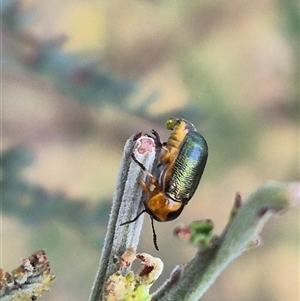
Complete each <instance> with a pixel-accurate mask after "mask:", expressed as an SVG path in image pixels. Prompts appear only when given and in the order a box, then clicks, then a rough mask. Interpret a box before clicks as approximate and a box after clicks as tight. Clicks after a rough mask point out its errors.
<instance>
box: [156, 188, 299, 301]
mask: <svg viewBox="0 0 300 301" xmlns="http://www.w3.org/2000/svg"><path fill="white" fill-rule="evenodd" d="M299 197H300V185H299V184H298V183H276V182H269V183H266V184H264V185H262V186H260V187H259V188H258V189H257V190H256V191H255V192H253V193H252V194H251V195H250V196H249V197H248V199H247V200H246V202H245V203H244V204H242V203H241V198H240V196H239V195H237V196H236V199H235V204H234V208H233V210H232V213H231V216H230V220H229V223H228V225H227V227H226V228H225V230H224V231H223V233H222V234H221V236H220V237H219V238H218V239H215V240H212V244H211V245H210V246H207V247H206V248H204V249H203V246H201V245H200V246H199V248H198V252H197V253H196V255H195V257H194V258H193V259H192V260H191V261H189V262H188V263H187V264H186V265H185V266H184V268H183V271H182V272H181V275H180V278H179V280H178V283H177V285H173V286H171V287H170V286H165V289H160V290H158V291H157V292H156V293H155V294H154V295H153V298H152V301H157V300H160V301H165V300H172V301H177V300H178V301H195V300H199V299H200V298H201V297H202V296H203V294H204V293H205V292H206V291H207V290H208V288H209V287H210V286H211V285H212V283H213V282H214V281H215V279H216V278H217V277H218V276H219V274H220V273H221V272H222V271H223V270H224V269H225V267H227V266H228V264H229V263H230V262H231V261H232V260H233V259H235V258H237V257H238V256H239V255H241V254H242V252H243V251H245V250H247V249H249V248H250V247H253V246H257V245H258V242H259V241H260V240H259V237H258V234H259V232H260V231H261V229H262V227H263V226H264V224H265V223H266V221H267V220H268V219H269V218H270V216H271V215H272V214H273V213H279V212H280V213H281V212H285V211H287V210H289V209H291V208H293V207H295V206H297V205H299ZM171 278H172V276H171ZM169 281H170V280H169Z"/></svg>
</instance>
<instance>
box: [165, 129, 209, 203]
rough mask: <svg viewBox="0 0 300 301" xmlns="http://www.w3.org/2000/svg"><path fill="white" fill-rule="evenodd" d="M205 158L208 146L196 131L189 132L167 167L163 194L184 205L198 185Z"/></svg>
mask: <svg viewBox="0 0 300 301" xmlns="http://www.w3.org/2000/svg"><path fill="white" fill-rule="evenodd" d="M207 157H208V146H207V143H206V141H205V139H204V138H203V136H202V135H201V134H200V133H199V132H197V131H196V130H193V131H189V132H188V133H187V134H186V136H185V137H184V139H183V141H182V144H181V147H180V149H179V153H178V155H177V157H176V159H175V160H174V162H173V163H171V164H170V165H169V166H167V169H168V175H169V176H168V177H166V178H165V183H164V192H165V193H166V194H167V195H168V196H169V197H170V198H171V199H173V200H174V201H177V202H181V203H183V204H184V205H186V204H187V203H188V202H189V200H190V199H191V198H192V197H193V195H194V193H195V191H196V189H197V187H198V185H199V182H200V179H201V177H202V174H203V171H204V168H205V165H206V161H207ZM159 169H160V168H159Z"/></svg>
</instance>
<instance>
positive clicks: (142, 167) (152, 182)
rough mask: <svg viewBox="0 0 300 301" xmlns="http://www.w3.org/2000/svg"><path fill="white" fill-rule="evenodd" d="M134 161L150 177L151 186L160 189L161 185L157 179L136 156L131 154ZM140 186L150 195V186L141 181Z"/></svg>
mask: <svg viewBox="0 0 300 301" xmlns="http://www.w3.org/2000/svg"><path fill="white" fill-rule="evenodd" d="M131 157H132V159H133V160H134V162H136V163H137V164H138V165H139V166H140V168H141V169H142V170H143V171H144V172H145V173H146V175H147V176H149V177H150V182H151V184H153V185H154V186H155V188H156V189H157V188H160V185H159V183H158V181H157V179H156V178H155V177H154V176H153V175H152V174H151V173H150V172H149V170H148V169H147V168H146V167H145V166H144V165H143V164H142V163H141V162H140V161H139V160H138V159H137V158H136V157H135V155H134V154H131ZM140 185H141V186H142V188H143V189H144V190H145V191H147V192H148V193H149V192H151V190H150V188H149V186H148V185H147V184H146V183H145V182H144V181H142V180H141V181H140Z"/></svg>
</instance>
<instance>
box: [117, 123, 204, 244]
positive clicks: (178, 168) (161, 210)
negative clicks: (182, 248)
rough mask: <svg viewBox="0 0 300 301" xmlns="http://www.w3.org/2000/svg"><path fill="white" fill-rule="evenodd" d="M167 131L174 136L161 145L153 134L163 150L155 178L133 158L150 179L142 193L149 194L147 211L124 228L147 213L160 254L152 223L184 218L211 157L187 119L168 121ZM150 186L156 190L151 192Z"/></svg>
mask: <svg viewBox="0 0 300 301" xmlns="http://www.w3.org/2000/svg"><path fill="white" fill-rule="evenodd" d="M167 128H168V129H170V130H172V132H171V135H170V137H169V138H168V140H167V142H165V143H162V142H161V141H160V138H159V135H158V133H157V132H156V131H154V130H152V134H153V135H154V136H155V139H156V142H157V145H158V146H160V147H161V149H162V155H161V156H160V158H159V162H158V165H157V166H156V168H155V169H154V174H153V175H152V174H151V173H150V172H149V171H148V170H147V169H146V167H145V166H144V165H143V164H142V163H141V162H139V161H138V160H137V159H136V158H135V156H134V154H132V159H133V160H134V161H135V162H136V163H137V164H138V165H139V166H140V167H141V168H142V169H143V170H144V172H145V173H146V174H147V175H148V176H149V178H150V185H148V184H147V183H146V182H144V181H142V180H140V185H141V187H142V189H143V190H144V191H146V192H147V193H148V198H147V199H146V200H145V202H144V206H145V209H144V210H143V211H142V212H140V213H139V214H138V215H137V216H136V217H135V218H134V219H133V220H131V221H127V222H125V223H123V224H122V225H125V224H129V223H132V222H134V221H136V220H137V219H138V218H139V216H140V215H141V214H143V213H144V212H147V213H148V214H149V215H150V217H151V223H152V229H153V235H154V245H155V247H156V249H157V250H158V247H157V244H156V234H155V231H154V227H153V219H155V220H157V221H159V222H167V221H171V220H174V219H176V218H177V217H178V216H179V215H180V214H181V212H182V210H183V209H184V207H185V206H186V205H187V204H188V202H189V201H190V199H191V198H192V197H193V195H194V193H195V191H196V189H197V187H198V185H199V182H200V179H201V177H202V174H203V172H204V168H205V165H206V161H207V157H208V146H207V143H206V140H205V139H204V137H203V136H202V135H201V134H200V133H199V132H198V131H197V130H196V128H195V127H194V125H193V124H192V123H190V122H188V121H187V120H184V119H169V120H168V121H167ZM151 185H152V186H153V187H154V188H153V189H151V188H150V186H151Z"/></svg>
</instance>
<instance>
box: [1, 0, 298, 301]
mask: <svg viewBox="0 0 300 301" xmlns="http://www.w3.org/2000/svg"><path fill="white" fill-rule="evenodd" d="M1 3H2V7H1V14H2V16H1V17H2V30H1V32H2V60H1V63H2V74H1V76H2V78H1V82H2V84H1V85H2V86H1V90H2V91H1V93H2V95H1V96H2V102H1V105H2V116H1V117H2V137H1V145H2V158H1V198H2V199H1V202H2V229H1V236H2V239H1V266H2V268H4V269H5V270H7V271H9V270H12V269H13V268H15V267H17V266H18V265H19V264H20V260H21V258H23V257H27V256H29V255H30V254H31V253H32V252H33V251H35V250H38V249H46V250H47V254H48V258H49V260H50V262H51V265H52V272H53V274H55V275H56V276H57V279H56V281H55V282H54V283H53V285H52V286H51V287H52V290H51V293H48V294H46V295H44V296H43V300H45V301H50V300H73V301H79V300H80V301H82V300H88V297H89V294H90V289H91V286H92V283H93V279H94V276H95V273H96V270H97V266H98V262H99V258H100V254H101V247H102V243H103V238H104V235H105V230H106V226H107V221H108V214H109V211H110V205H111V199H112V196H113V193H114V190H115V181H116V178H117V173H118V168H119V165H120V160H121V155H122V150H123V146H124V143H125V141H126V139H127V138H128V137H129V136H131V135H132V134H134V133H136V132H137V131H139V130H142V131H144V132H148V133H149V132H150V130H151V129H152V128H154V129H156V130H157V131H158V132H159V133H160V134H161V136H162V138H163V140H166V139H167V137H168V135H169V132H168V131H167V130H166V129H165V121H166V120H167V119H168V118H169V117H182V118H186V119H188V120H189V121H191V122H192V123H194V124H195V126H196V127H197V129H198V130H199V131H200V132H201V133H202V134H203V136H205V138H206V140H207V142H208V144H209V158H208V163H207V167H206V170H205V173H204V175H203V177H202V181H201V183H200V185H199V188H198V190H197V193H196V194H195V196H194V197H193V199H192V200H191V202H190V203H189V205H188V206H187V207H186V209H185V210H184V211H183V213H182V214H181V216H180V217H179V218H178V219H177V220H175V221H173V222H169V223H156V224H155V227H156V231H157V235H158V244H159V247H160V251H159V252H157V251H156V250H155V249H154V246H153V243H152V231H151V228H150V219H149V218H148V217H146V218H145V223H144V228H143V232H142V236H141V241H140V245H139V248H138V251H139V252H148V253H150V254H152V255H154V256H159V257H160V258H161V259H162V260H163V261H164V264H165V269H164V272H163V274H162V276H161V277H160V279H159V281H158V282H157V284H155V286H154V287H153V289H155V287H157V285H159V284H161V283H162V282H163V281H164V279H166V278H167V277H168V275H169V274H170V271H171V270H172V268H173V267H174V266H175V265H177V264H183V263H185V262H187V261H188V260H189V259H191V258H192V256H193V254H194V253H195V247H193V246H191V245H189V244H187V243H185V242H182V241H178V240H177V239H176V238H175V237H173V235H172V231H173V228H174V227H175V225H177V224H178V223H188V222H190V221H192V220H198V219H203V218H211V219H213V221H214V223H215V232H216V233H220V232H221V231H222V229H223V228H224V226H225V224H226V222H227V219H228V215H229V212H230V209H231V206H232V203H233V199H234V196H235V193H236V192H237V191H239V192H240V193H241V195H242V196H243V197H244V198H246V197H247V196H248V195H249V193H251V192H252V191H253V190H254V189H255V188H256V187H257V186H258V185H260V184H262V183H263V182H265V181H266V180H276V181H295V180H298V179H299V102H298V97H299V94H298V93H299V87H298V83H299V71H298V67H299V61H298V59H299V57H298V56H299V49H298V47H299V43H298V42H299V41H298V35H299V7H298V5H299V4H298V1H296V0H295V1H294V0H264V1H261V0H260V1H256V0H251V1H250V0H245V1H236V0H225V1H222V0H216V1H206V0H203V1H196V0H178V1H169V0H161V1H160V0H153V1H150V0H148V1H147V0H111V1H101V0H85V1H83V0H52V1H46V0H39V1H37V0H20V1H17V0H2V1H1ZM298 214H299V213H298V212H297V211H294V212H288V213H287V214H286V215H284V216H283V217H282V218H272V219H271V220H270V221H269V223H268V224H267V226H266V228H265V229H264V230H263V232H262V239H263V246H261V247H259V248H257V249H255V250H252V251H250V252H247V253H245V254H244V255H243V256H242V257H240V258H239V259H238V260H236V261H234V262H233V263H232V264H231V265H230V266H229V267H228V268H227V269H226V270H225V271H224V272H223V273H222V274H221V276H220V277H219V278H218V279H217V281H216V283H215V284H214V285H213V286H212V287H211V288H210V290H209V291H208V292H207V293H206V294H205V296H204V297H203V298H202V299H201V300H223V301H226V300H231V301H232V300H243V301H248V300H256V301H269V300H270V301H286V300H289V301H297V300H299V215H298Z"/></svg>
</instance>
